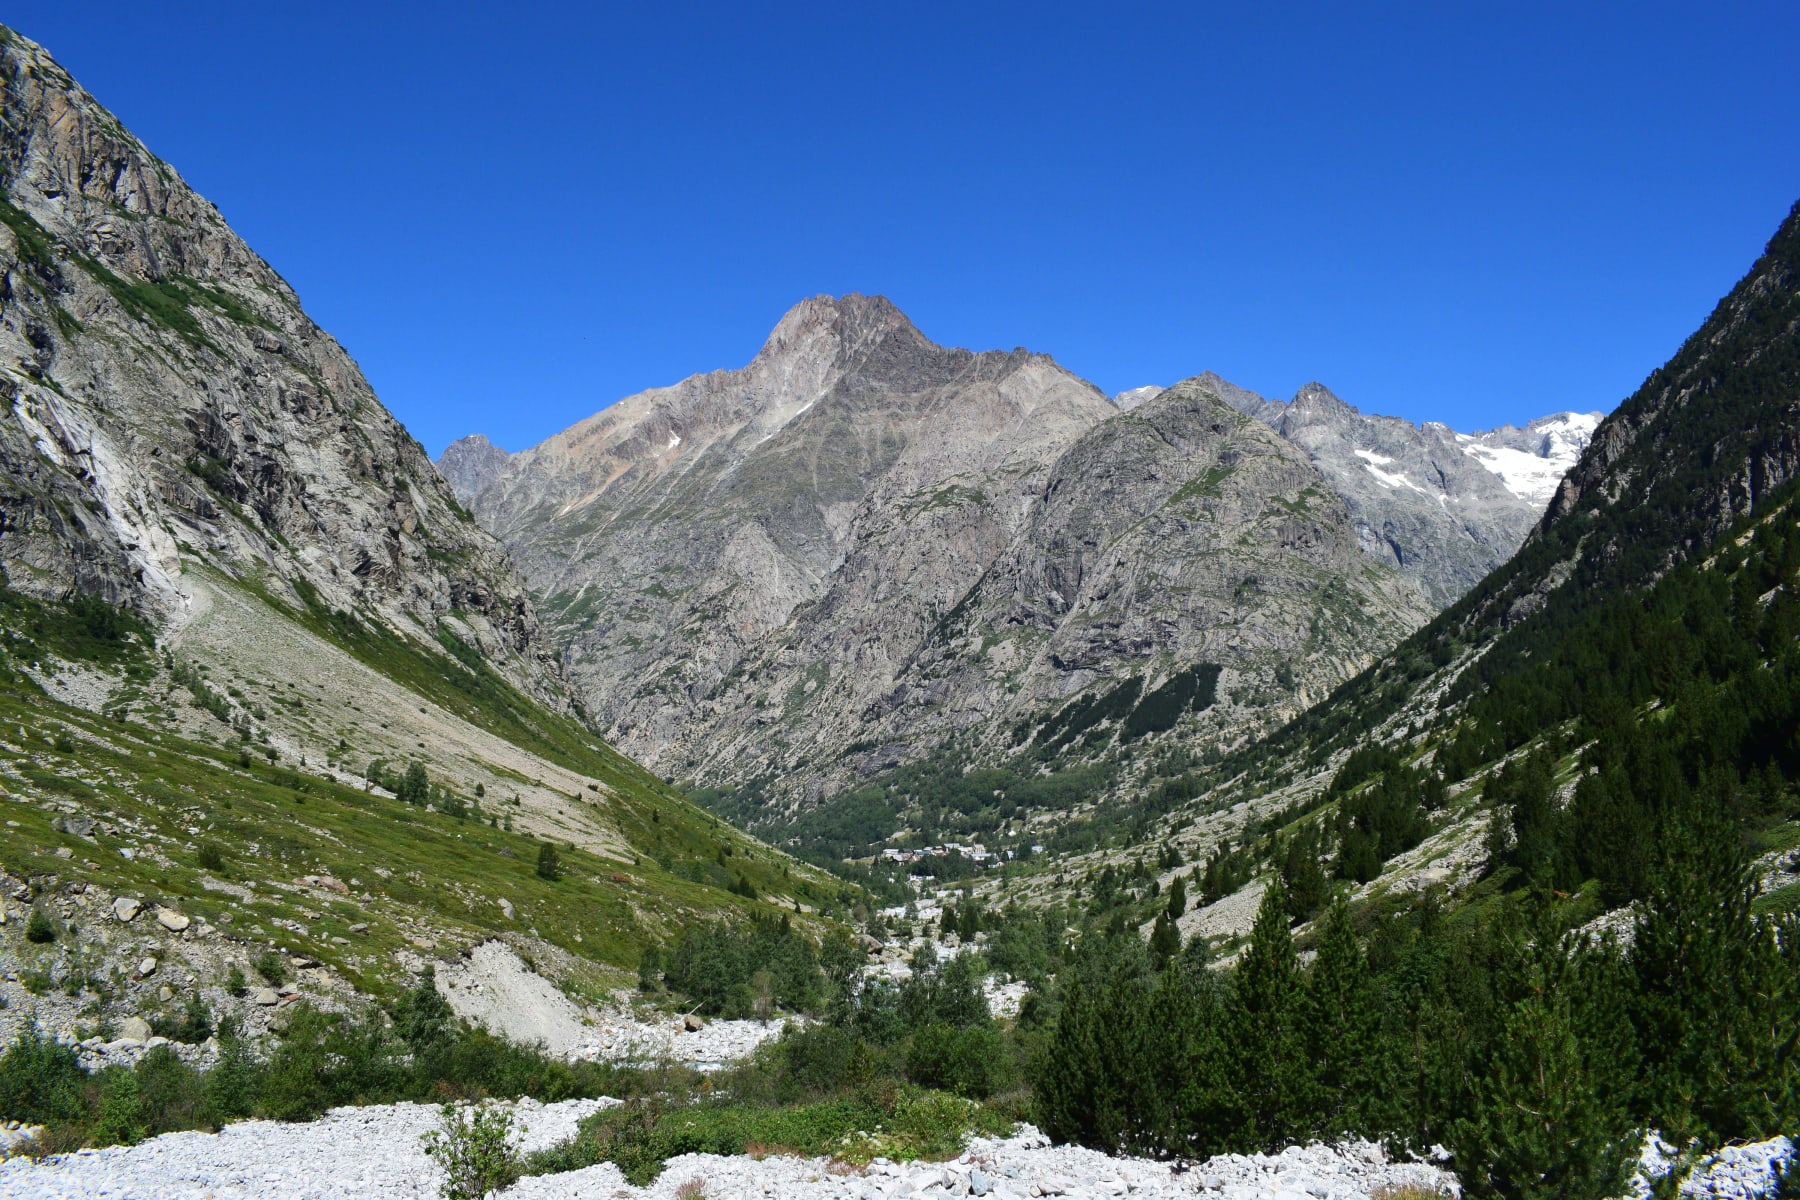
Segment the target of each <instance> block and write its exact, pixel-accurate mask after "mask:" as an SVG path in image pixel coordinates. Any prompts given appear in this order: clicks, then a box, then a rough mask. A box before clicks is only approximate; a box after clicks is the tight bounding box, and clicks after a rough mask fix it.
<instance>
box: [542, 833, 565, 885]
mask: <svg viewBox="0 0 1800 1200" xmlns="http://www.w3.org/2000/svg"><path fill="white" fill-rule="evenodd" d="M537 877H538V878H539V879H547V880H549V881H550V882H551V883H555V882H556V881H557V880H558V879H561V878H562V858H561V857H560V856H559V855H558V854H557V853H556V847H555V846H552V845H551V844H550V843H549V842H545V843H544V844H543V845H542V846H539V847H538V856H537Z"/></svg>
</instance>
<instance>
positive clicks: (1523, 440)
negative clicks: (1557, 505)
mask: <svg viewBox="0 0 1800 1200" xmlns="http://www.w3.org/2000/svg"><path fill="white" fill-rule="evenodd" d="M1600 421H1601V414H1600V413H1572V412H1571V413H1557V414H1555V415H1554V416H1548V417H1540V418H1538V419H1537V420H1535V421H1533V422H1531V423H1530V424H1529V425H1527V426H1525V428H1523V429H1519V428H1517V427H1515V426H1511V425H1506V426H1502V427H1501V428H1499V429H1491V430H1488V431H1487V432H1485V433H1478V434H1458V435H1457V441H1459V442H1461V443H1462V450H1463V453H1464V454H1467V455H1468V456H1469V457H1470V458H1472V459H1474V460H1475V461H1476V462H1478V463H1480V464H1481V465H1482V466H1484V467H1486V468H1487V469H1488V470H1490V471H1492V472H1493V473H1494V474H1495V475H1497V476H1498V477H1499V479H1500V483H1501V485H1502V486H1503V487H1505V488H1506V490H1507V491H1509V492H1511V493H1512V494H1513V495H1515V496H1518V497H1520V498H1522V499H1525V500H1533V501H1536V502H1537V503H1539V504H1548V503H1549V502H1550V497H1552V496H1554V495H1556V489H1557V487H1558V486H1560V485H1561V484H1562V481H1563V476H1565V475H1567V474H1568V473H1569V468H1570V467H1572V466H1574V465H1575V462H1576V460H1577V459H1579V458H1580V457H1581V452H1582V451H1583V450H1586V449H1587V446H1588V443H1589V442H1590V441H1592V440H1593V437H1594V430H1595V429H1596V428H1597V427H1598V426H1599V424H1600Z"/></svg>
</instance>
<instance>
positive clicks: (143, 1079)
mask: <svg viewBox="0 0 1800 1200" xmlns="http://www.w3.org/2000/svg"><path fill="white" fill-rule="evenodd" d="M136 1089H137V1098H138V1106H139V1110H140V1112H141V1113H142V1114H143V1119H144V1123H145V1124H146V1125H147V1126H148V1127H149V1130H150V1132H152V1133H164V1132H167V1131H168V1130H171V1129H194V1128H197V1127H198V1126H200V1125H203V1124H206V1123H207V1122H206V1120H205V1117H206V1088H205V1082H204V1080H203V1079H202V1078H201V1076H200V1072H198V1071H196V1070H195V1069H194V1068H193V1067H190V1066H189V1065H188V1064H187V1063H185V1062H182V1061H181V1057H180V1056H179V1055H177V1054H176V1053H175V1051H173V1050H171V1049H170V1048H169V1047H167V1046H158V1047H157V1048H156V1049H154V1050H152V1051H150V1053H148V1054H146V1055H144V1057H143V1058H142V1059H141V1060H140V1061H139V1062H138V1065H137V1079H136Z"/></svg>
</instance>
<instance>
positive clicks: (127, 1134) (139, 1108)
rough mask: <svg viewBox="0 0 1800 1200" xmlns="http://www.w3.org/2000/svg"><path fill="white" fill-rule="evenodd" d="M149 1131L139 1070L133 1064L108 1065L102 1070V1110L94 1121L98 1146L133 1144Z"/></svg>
mask: <svg viewBox="0 0 1800 1200" xmlns="http://www.w3.org/2000/svg"><path fill="white" fill-rule="evenodd" d="M147 1132H149V1131H148V1129H147V1128H146V1126H145V1122H144V1106H143V1102H142V1101H141V1100H140V1099H139V1098H138V1081H137V1074H136V1073H135V1072H134V1071H132V1070H131V1068H129V1067H107V1068H106V1069H105V1070H104V1071H102V1072H100V1114H99V1116H98V1118H97V1119H96V1120H95V1122H94V1129H93V1134H92V1138H93V1142H94V1144H95V1145H96V1146H132V1145H136V1144H137V1143H138V1142H141V1141H143V1140H144V1135H145V1134H146V1133H147Z"/></svg>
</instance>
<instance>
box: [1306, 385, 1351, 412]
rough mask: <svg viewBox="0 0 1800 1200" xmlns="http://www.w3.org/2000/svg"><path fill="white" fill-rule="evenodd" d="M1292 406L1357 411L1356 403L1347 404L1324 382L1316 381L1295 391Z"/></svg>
mask: <svg viewBox="0 0 1800 1200" xmlns="http://www.w3.org/2000/svg"><path fill="white" fill-rule="evenodd" d="M1291 407H1293V408H1295V409H1298V410H1301V411H1311V412H1321V413H1323V412H1334V411H1335V412H1351V413H1354V412H1357V411H1358V409H1357V408H1356V406H1355V405H1352V404H1346V403H1345V402H1344V401H1342V400H1340V399H1338V398H1337V396H1336V395H1335V394H1334V393H1333V392H1332V390H1331V389H1330V388H1328V387H1326V386H1325V385H1324V384H1322V383H1319V382H1317V381H1314V382H1312V383H1309V384H1307V385H1306V386H1304V387H1302V388H1301V389H1300V390H1299V391H1297V392H1295V393H1294V399H1293V401H1292V402H1291Z"/></svg>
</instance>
